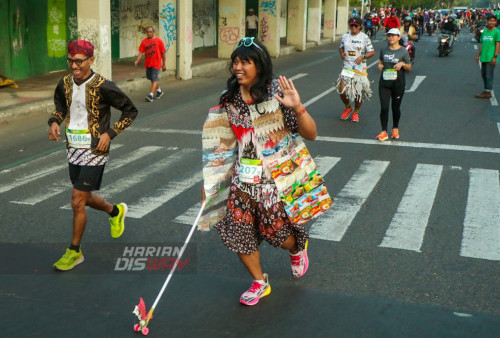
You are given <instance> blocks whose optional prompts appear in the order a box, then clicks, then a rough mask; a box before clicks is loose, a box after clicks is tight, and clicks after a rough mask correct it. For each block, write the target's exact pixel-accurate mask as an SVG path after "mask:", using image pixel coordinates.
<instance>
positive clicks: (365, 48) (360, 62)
mask: <svg viewBox="0 0 500 338" xmlns="http://www.w3.org/2000/svg"><path fill="white" fill-rule="evenodd" d="M362 23H363V21H362V20H361V18H360V17H353V18H351V19H350V20H349V27H350V32H349V33H345V34H344V35H342V40H341V42H340V47H339V53H340V57H341V58H342V60H344V65H343V69H342V72H341V73H340V75H339V77H338V79H337V92H338V93H339V94H340V99H341V100H342V102H343V103H344V105H345V109H344V111H343V112H342V114H341V115H340V118H341V119H342V120H347V119H348V118H349V116H350V115H351V113H352V116H351V121H352V122H359V109H360V108H361V105H362V104H363V101H364V100H366V99H369V98H370V97H371V96H372V91H371V89H370V81H368V68H367V66H366V60H367V59H369V58H371V57H372V56H373V55H375V50H374V49H373V46H372V43H371V40H370V38H369V37H368V35H366V34H365V33H363V32H362V31H361V24H362ZM353 101H354V107H352V105H351V102H353Z"/></svg>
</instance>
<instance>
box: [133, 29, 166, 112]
mask: <svg viewBox="0 0 500 338" xmlns="http://www.w3.org/2000/svg"><path fill="white" fill-rule="evenodd" d="M146 34H147V36H148V37H147V38H145V39H144V40H142V42H141V45H140V46H139V55H138V56H137V59H136V60H135V62H134V64H135V66H136V67H137V64H138V63H139V61H141V58H142V55H143V54H144V55H146V61H145V62H144V66H145V67H146V78H147V79H148V80H150V81H151V88H150V91H149V95H148V96H146V101H148V102H153V95H154V93H155V91H156V98H157V99H159V98H161V97H162V96H163V91H162V90H161V88H160V84H159V82H158V80H159V76H158V75H159V73H160V68H161V69H162V70H163V71H166V70H167V66H166V63H165V52H166V51H167V50H166V49H165V44H164V43H163V41H162V40H161V39H160V38H158V37H155V29H154V28H153V27H152V26H148V27H147V28H146Z"/></svg>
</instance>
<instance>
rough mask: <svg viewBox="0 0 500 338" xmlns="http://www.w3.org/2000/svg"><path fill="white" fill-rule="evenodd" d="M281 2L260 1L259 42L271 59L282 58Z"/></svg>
mask: <svg viewBox="0 0 500 338" xmlns="http://www.w3.org/2000/svg"><path fill="white" fill-rule="evenodd" d="M280 12H281V1H268V0H259V13H258V15H257V16H258V17H259V40H260V41H261V42H262V43H263V44H264V45H265V46H266V47H267V50H268V51H269V55H271V57H275V58H277V57H279V56H280V21H281V16H280Z"/></svg>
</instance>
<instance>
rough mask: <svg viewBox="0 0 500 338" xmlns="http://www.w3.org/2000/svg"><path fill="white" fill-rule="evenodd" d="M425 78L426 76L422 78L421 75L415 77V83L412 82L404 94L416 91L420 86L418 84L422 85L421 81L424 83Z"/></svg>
mask: <svg viewBox="0 0 500 338" xmlns="http://www.w3.org/2000/svg"><path fill="white" fill-rule="evenodd" d="M425 78H426V76H423V75H417V76H415V81H413V84H412V86H411V88H410V89H408V90H407V91H406V92H407V93H411V92H414V91H415V90H417V88H418V86H420V84H421V83H422V81H424V79H425Z"/></svg>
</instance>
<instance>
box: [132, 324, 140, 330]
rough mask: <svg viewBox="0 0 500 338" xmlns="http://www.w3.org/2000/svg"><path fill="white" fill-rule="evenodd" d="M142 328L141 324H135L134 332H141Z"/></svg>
mask: <svg viewBox="0 0 500 338" xmlns="http://www.w3.org/2000/svg"><path fill="white" fill-rule="evenodd" d="M140 328H141V326H140V325H139V324H135V325H134V331H135V332H139V329H140Z"/></svg>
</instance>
